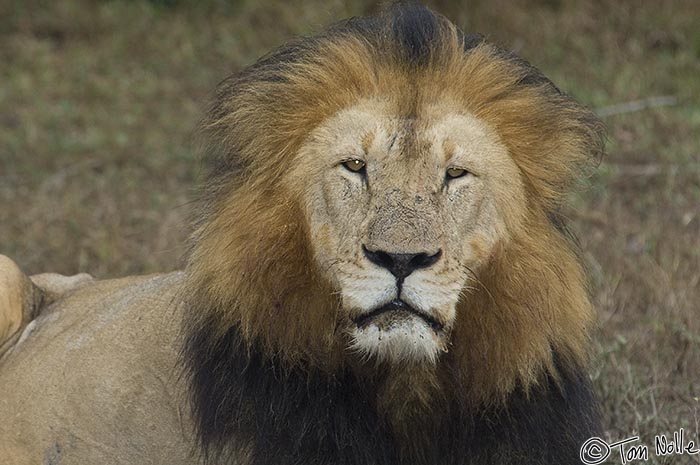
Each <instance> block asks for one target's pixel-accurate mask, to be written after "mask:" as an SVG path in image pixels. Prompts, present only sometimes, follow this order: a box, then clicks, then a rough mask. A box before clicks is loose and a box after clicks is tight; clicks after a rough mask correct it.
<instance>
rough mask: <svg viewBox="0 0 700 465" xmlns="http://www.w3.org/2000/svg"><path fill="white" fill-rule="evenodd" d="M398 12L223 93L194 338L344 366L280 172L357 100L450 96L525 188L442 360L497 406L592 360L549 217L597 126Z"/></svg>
mask: <svg viewBox="0 0 700 465" xmlns="http://www.w3.org/2000/svg"><path fill="white" fill-rule="evenodd" d="M403 11H404V10H401V9H393V10H390V11H389V12H387V13H385V14H384V15H382V16H380V17H378V18H375V19H373V20H371V21H374V22H371V21H370V22H367V21H364V22H363V21H355V20H351V21H348V22H344V23H341V24H339V25H336V26H334V27H332V28H331V29H329V30H328V31H327V32H326V33H324V34H322V35H320V36H316V37H313V38H307V39H300V40H298V41H296V42H293V43H291V44H289V45H286V46H284V47H282V48H281V49H280V50H277V51H276V52H274V53H272V54H271V55H269V56H267V57H265V58H263V59H262V60H260V61H259V62H257V63H255V64H254V65H252V66H251V67H249V68H247V69H246V70H244V71H243V72H242V73H240V74H239V75H237V76H234V77H232V78H229V79H228V80H226V81H224V82H223V83H222V84H221V86H220V87H219V89H218V91H217V93H216V96H215V99H214V104H213V106H212V108H211V109H210V111H209V113H208V116H207V118H206V120H205V121H204V123H203V134H204V137H205V139H206V141H207V144H208V146H207V150H208V151H210V152H211V153H213V154H214V156H215V169H214V174H213V176H212V179H211V181H210V183H209V185H208V187H207V188H206V192H205V195H204V200H203V204H202V210H201V212H200V217H199V218H198V219H197V223H196V229H195V232H194V235H193V238H192V248H191V254H190V256H189V263H188V267H187V275H188V277H187V283H188V284H187V289H186V292H185V300H186V301H187V302H188V304H189V306H190V309H189V312H190V315H189V317H188V318H189V320H188V322H187V324H186V327H187V328H188V329H187V330H186V331H187V332H197V331H200V332H201V331H203V328H206V329H207V331H209V332H211V334H210V335H209V336H210V337H211V340H213V341H216V340H217V338H219V337H224V335H225V334H226V333H227V331H229V330H230V329H231V328H236V329H237V330H238V331H240V333H241V335H242V338H243V340H244V341H245V344H246V345H247V346H250V345H256V346H258V347H261V348H262V350H263V352H264V353H265V354H267V356H268V357H270V358H271V359H275V360H281V362H280V363H281V364H283V365H285V364H288V365H289V366H305V367H313V369H319V370H322V371H324V372H328V373H332V372H334V371H335V370H339V369H340V368H341V367H342V366H344V364H345V363H346V361H345V358H346V356H345V353H344V348H343V345H342V343H341V342H342V341H339V339H340V335H337V334H335V331H336V324H337V321H336V309H337V308H338V305H339V302H338V299H337V297H336V296H335V294H334V289H332V287H331V285H330V284H329V283H328V281H327V280H326V279H325V277H324V276H323V275H321V274H320V273H319V271H318V270H317V269H316V268H315V266H314V264H313V261H312V259H311V258H312V257H311V250H310V245H309V243H308V232H307V230H306V228H307V226H306V225H305V224H304V219H303V218H304V216H303V215H302V214H301V213H300V198H301V194H302V192H303V187H304V186H303V185H302V183H303V180H290V179H288V177H287V176H286V173H287V167H288V166H290V164H292V163H294V159H295V157H296V156H297V153H298V150H299V147H300V146H301V144H302V143H303V142H304V141H305V139H306V137H307V136H308V134H309V133H310V132H311V131H312V129H313V128H315V127H316V126H317V125H318V124H319V123H320V122H321V121H323V120H324V119H325V118H328V117H329V116H331V115H333V114H334V113H336V112H338V111H339V110H341V109H343V108H345V107H347V106H349V105H351V104H353V102H356V101H358V100H359V99H362V98H367V97H381V98H384V99H392V100H394V101H396V102H398V103H399V104H400V107H401V108H403V109H404V110H405V112H406V114H411V113H415V112H420V111H421V110H420V109H421V107H422V104H423V102H431V101H434V100H436V99H437V98H438V97H440V98H442V99H445V98H447V99H449V100H451V101H452V102H454V106H455V107H456V108H458V109H460V110H461V111H463V112H467V113H471V114H473V115H474V116H475V117H476V118H478V119H480V120H482V121H484V122H485V123H486V124H488V125H489V126H490V127H491V128H493V129H494V130H495V132H496V133H497V134H498V135H499V136H500V138H501V139H502V141H503V142H504V144H505V145H506V147H507V148H508V150H509V152H510V154H511V156H512V158H513V159H514V160H515V162H516V164H517V165H518V167H519V169H520V171H521V172H522V177H523V181H524V183H525V186H526V193H527V203H528V208H527V211H525V212H522V214H523V215H524V217H525V218H526V220H525V221H524V224H525V225H526V227H525V228H523V229H521V230H518V231H513V232H512V234H513V237H512V240H511V241H510V242H509V243H508V244H507V245H505V246H503V247H501V248H500V249H499V250H498V251H497V252H496V253H495V254H494V255H493V256H492V257H491V260H490V262H489V264H488V266H486V267H485V268H484V269H483V270H482V271H481V272H480V273H479V275H478V276H479V282H478V283H477V285H476V287H477V289H476V290H475V291H470V292H466V291H465V292H464V297H463V299H462V300H461V301H460V303H459V306H458V317H457V323H456V327H455V328H454V330H453V333H452V347H451V349H450V352H449V353H448V354H446V355H445V356H444V358H443V359H441V361H440V362H438V363H439V364H444V365H443V366H449V367H450V368H449V369H447V368H446V369H442V368H438V369H437V370H436V376H437V378H438V379H440V381H439V384H440V385H441V386H443V388H444V389H446V387H445V386H450V387H451V388H452V389H455V390H458V391H459V392H460V395H461V396H464V399H465V400H466V401H468V402H473V403H476V404H487V403H492V402H496V401H499V400H500V399H503V398H505V396H506V395H507V394H508V393H510V392H512V391H513V390H514V389H515V388H516V387H522V388H524V389H525V390H527V389H528V388H529V387H530V386H532V385H534V384H537V383H538V382H539V380H541V379H542V376H543V375H544V374H545V373H549V374H550V375H552V376H554V377H556V376H558V375H557V370H556V369H555V366H560V365H563V366H579V365H582V364H583V363H584V362H585V360H586V357H587V352H588V342H587V334H588V329H589V328H590V326H591V323H592V321H593V313H592V309H591V304H590V302H589V299H588V296H587V292H586V283H585V277H584V273H583V271H582V268H581V266H580V264H579V262H578V258H577V256H576V253H575V251H574V250H573V248H572V244H571V243H570V241H569V240H568V239H567V237H566V235H565V234H564V233H562V231H560V229H559V228H558V227H557V224H556V221H553V220H552V218H553V217H556V216H557V211H558V209H559V207H560V205H561V204H562V202H563V201H564V200H565V198H566V195H567V193H568V192H569V191H570V190H571V188H572V186H574V185H575V183H576V180H577V179H578V178H580V176H581V174H582V173H583V172H584V171H585V169H586V167H588V166H591V165H592V164H593V163H595V161H596V160H597V157H598V155H599V154H600V153H601V152H602V142H603V136H602V128H601V125H600V123H599V121H598V119H597V118H596V117H595V115H594V114H593V113H592V112H591V111H590V110H588V109H586V108H585V107H583V106H581V105H579V104H577V103H576V102H574V101H573V100H572V99H571V98H569V97H568V96H567V95H566V94H564V93H562V92H561V91H559V90H558V89H557V88H556V87H555V86H554V85H553V84H552V83H551V82H550V81H549V80H547V79H546V78H545V77H544V76H543V75H542V74H541V73H540V72H539V71H537V70H536V69H535V68H533V67H531V66H530V65H528V64H527V63H526V62H524V61H522V60H520V59H518V58H516V57H514V56H512V55H511V54H509V53H508V52H505V51H503V50H501V49H499V48H498V47H496V46H494V45H492V44H490V43H487V42H486V41H484V40H483V39H482V38H481V37H480V36H471V35H464V34H462V33H461V31H459V30H458V29H457V28H456V27H455V26H454V25H453V24H452V23H450V22H449V21H448V20H446V19H445V18H443V17H441V16H437V15H435V16H434V17H433V18H434V21H433V22H432V26H431V27H430V28H428V29H429V30H428V29H426V28H423V29H421V27H419V25H416V27H414V28H413V29H414V30H415V31H416V32H415V35H414V36H411V35H410V34H406V32H405V31H406V30H408V29H410V28H409V27H407V26H406V24H404V23H405V22H406V21H410V20H411V19H410V18H407V17H403V16H402V15H403V14H404V13H403ZM399 30H400V31H399ZM386 31H389V32H388V33H387V32H386ZM397 31H399V32H397ZM426 34H428V35H429V36H430V37H429V40H426V37H425V35H426ZM186 336H187V335H186ZM202 337H204V336H200V337H199V338H198V339H197V338H195V340H194V342H193V340H190V342H189V347H192V346H193V345H196V344H202V343H203V342H202V340H201V339H202ZM214 344H215V343H214ZM555 353H556V354H557V357H560V360H554V357H555V356H554V355H553V354H555ZM448 376H449V377H450V379H449V380H448V379H443V378H445V377H448ZM431 380H432V381H430V383H431V384H435V380H433V378H432V377H431Z"/></svg>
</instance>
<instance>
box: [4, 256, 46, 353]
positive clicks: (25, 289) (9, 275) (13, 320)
mask: <svg viewBox="0 0 700 465" xmlns="http://www.w3.org/2000/svg"><path fill="white" fill-rule="evenodd" d="M39 293H40V292H39V291H38V290H37V289H36V287H35V286H34V284H32V282H31V281H30V279H29V278H28V277H27V275H25V274H24V273H23V272H22V270H20V268H19V266H17V264H16V263H15V262H14V261H12V260H11V259H10V258H8V257H6V256H5V255H0V356H1V355H2V354H3V353H4V352H5V351H6V350H7V349H9V347H10V346H12V344H13V343H14V341H15V340H16V338H17V336H18V335H19V333H20V330H21V329H22V328H23V327H25V326H26V325H27V324H28V323H29V322H30V321H31V320H32V318H33V317H34V314H35V313H36V308H37V307H38V302H39V300H40V299H39V298H38V297H39Z"/></svg>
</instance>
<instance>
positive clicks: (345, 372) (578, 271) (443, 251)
mask: <svg viewBox="0 0 700 465" xmlns="http://www.w3.org/2000/svg"><path fill="white" fill-rule="evenodd" d="M203 134H204V135H205V136H206V137H208V142H209V145H208V146H207V150H208V151H210V152H211V153H212V154H213V155H214V157H215V164H214V170H213V172H212V174H211V177H210V179H209V182H208V183H207V184H206V186H205V192H204V195H203V196H202V202H201V203H200V204H199V208H198V209H197V211H196V216H197V219H196V222H195V225H194V226H195V227H194V231H193V234H192V237H191V248H190V253H189V255H188V262H187V267H186V269H185V270H184V272H182V273H175V274H171V275H163V276H158V277H151V278H128V279H127V280H124V281H112V282H105V283H99V282H98V283H82V284H80V283H78V284H77V285H76V284H75V283H74V282H72V281H65V280H64V281H61V282H62V283H63V284H61V285H56V283H57V282H58V281H56V280H55V279H54V278H52V279H49V280H48V281H47V280H46V279H41V278H35V282H36V284H37V285H38V287H39V288H40V289H43V290H42V291H38V292H42V294H41V295H45V296H49V298H48V301H47V302H49V301H51V300H53V301H54V303H49V304H47V303H44V304H43V306H42V304H39V308H38V309H37V308H36V301H35V300H32V298H30V297H31V296H29V297H26V296H27V295H29V294H26V292H25V294H22V292H23V291H22V289H30V291H29V292H30V294H31V290H32V289H34V290H36V288H34V287H32V286H29V287H28V288H27V287H26V285H27V280H26V279H25V278H23V277H22V276H19V275H18V274H17V270H16V269H14V268H13V270H14V271H12V272H11V273H10V274H9V276H11V279H10V281H8V282H14V283H15V284H14V285H10V286H9V288H10V290H11V291H12V292H9V293H8V295H9V296H10V297H9V301H12V302H20V303H22V302H24V303H22V305H24V307H23V308H22V309H19V310H14V311H11V312H7V316H6V317H4V320H3V319H2V318H0V337H3V336H2V334H5V333H9V332H11V331H13V328H14V329H16V327H17V325H18V324H19V325H27V324H28V325H27V327H26V328H24V330H23V331H24V333H27V336H26V337H24V336H22V337H19V338H17V336H12V337H13V338H17V340H16V342H13V343H14V346H13V348H12V349H11V350H10V351H8V352H7V354H6V355H5V356H4V357H5V358H4V360H3V361H2V364H0V392H2V393H3V398H2V399H0V400H1V402H2V403H0V425H1V426H0V441H5V443H6V444H9V445H8V446H5V447H9V448H11V451H10V452H8V453H12V454H15V455H14V456H15V457H18V456H19V455H18V454H22V453H25V452H24V451H26V453H28V454H30V455H31V459H30V460H34V461H36V460H37V458H39V459H44V460H48V459H50V460H53V462H54V463H66V464H68V463H80V464H86V463H105V464H111V463H168V464H179V463H192V462H195V463H196V461H197V460H199V459H200V458H202V457H203V458H204V460H205V461H207V462H208V463H211V464H226V465H230V464H239V463H240V464H242V465H291V464H304V465H307V464H308V465H399V464H408V463H410V464H412V465H553V464H556V465H573V464H575V463H577V462H578V448H579V447H580V445H581V444H582V443H583V442H584V441H585V440H586V439H587V438H588V437H590V436H593V435H598V434H600V430H601V427H600V423H599V420H598V415H597V408H596V403H595V401H594V398H593V396H592V394H591V391H590V382H589V381H588V378H587V376H586V375H585V367H586V363H587V359H588V356H589V352H590V347H589V346H590V343H589V334H588V333H589V330H590V328H591V326H592V324H593V321H594V315H593V309H592V306H591V302H590V300H589V298H588V295H587V292H586V280H585V276H584V272H583V268H582V266H581V264H580V263H579V257H578V256H577V253H576V251H575V247H574V246H573V244H572V243H571V241H570V238H569V237H568V236H567V234H566V232H565V227H564V226H563V225H562V222H561V215H560V214H559V210H560V207H561V205H562V204H563V203H564V202H565V200H566V195H567V193H568V192H569V191H570V190H571V188H572V186H574V185H575V183H576V181H577V179H578V178H579V177H580V176H581V173H582V171H583V170H584V168H586V167H588V166H590V165H591V164H592V163H593V162H594V160H595V159H596V156H597V155H598V154H600V153H601V151H602V128H601V126H600V123H599V120H598V119H597V118H596V116H595V115H594V114H593V113H592V112H591V111H590V110H588V109H586V108H585V107H583V106H581V105H579V104H578V103H576V102H575V101H573V100H572V99H571V98H570V97H568V96H567V95H566V94H564V93H563V92H561V91H560V90H559V89H557V88H556V87H555V86H554V85H553V84H552V83H551V82H550V81H549V80H548V79H547V78H546V77H544V76H543V75H542V74H541V73H540V72H539V71H537V70H536V69H535V68H533V67H531V66H530V65H528V64H527V63H526V62H524V61H523V60H520V59H518V58H516V57H514V56H513V55H512V54H510V53H508V52H505V51H503V50H501V49H499V48H498V47H496V46H494V45H492V44H489V43H488V42H486V41H484V40H483V38H481V37H478V36H473V35H464V34H463V33H462V32H461V31H459V30H458V29H457V28H456V26H454V25H453V24H452V23H450V22H449V21H448V20H447V19H446V18H443V17H441V16H439V15H435V14H434V13H432V12H431V11H430V10H428V9H425V8H423V7H420V6H418V5H410V4H409V5H398V6H395V7H392V8H389V9H388V10H387V11H386V12H385V13H383V14H381V15H379V16H377V17H372V18H366V19H353V20H349V21H347V22H344V23H340V24H338V25H336V26H334V27H332V28H331V29H329V30H328V31H326V32H325V33H323V34H321V35H319V36H316V37H312V38H306V39H301V40H298V41H296V42H291V43H290V44H288V45H286V46H283V47H282V48H280V49H279V50H277V51H276V52H274V53H272V54H270V55H268V56H266V57H265V58H263V59H262V60H260V61H258V62H257V63H255V64H254V65H252V66H250V67H249V68H247V69H246V70H244V71H242V72H241V73H240V74H238V75H236V76H233V77H231V78H230V79H228V80H226V81H224V82H223V83H222V84H221V85H220V87H219V89H218V92H217V94H216V98H215V101H214V104H213V106H212V108H211V109H210V110H209V112H208V114H207V116H206V118H205V121H204V123H203ZM64 285H65V286H64ZM23 286H24V287H23ZM66 286H67V288H66ZM6 287H7V285H6ZM66 289H69V290H68V291H66ZM18 295H19V298H18V297H17V296H18ZM22 295H25V297H22ZM32 295H33V294H32ZM0 297H2V296H1V295H0ZM27 302H29V304H30V305H29V306H27ZM32 302H34V307H32V306H31V303H32ZM15 305H17V304H16V303H15ZM37 315H38V316H37ZM32 318H35V319H34V322H33V323H29V319H32ZM2 321H6V322H7V323H5V326H6V327H7V328H6V329H3V328H2V327H1V325H3V323H2ZM18 322H19V323H18ZM32 325H34V327H33V331H31V332H30V333H29V332H28V331H29V329H31V327H32ZM8 328H9V329H8ZM28 328H29V329H28ZM5 337H7V336H5ZM5 393H9V394H5ZM190 451H193V452H194V457H192V458H191V457H190V456H189V452H190ZM57 454H58V455H60V459H61V460H60V461H59V460H58V458H56V457H58V455H57ZM71 454H73V455H71ZM47 457H48V459H47ZM69 457H73V458H70V459H69ZM70 460H73V462H71V461H70ZM188 461H190V462H188ZM16 462H18V463H22V462H20V461H19V459H18V460H16Z"/></svg>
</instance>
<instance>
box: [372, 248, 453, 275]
mask: <svg viewBox="0 0 700 465" xmlns="http://www.w3.org/2000/svg"><path fill="white" fill-rule="evenodd" d="M362 251H363V252H364V253H365V257H367V259H368V260H369V261H370V262H372V263H374V264H375V265H378V266H381V267H382V268H386V269H387V270H389V271H390V272H391V274H393V275H394V276H396V278H397V279H404V278H405V277H407V276H408V275H410V274H411V273H413V272H414V271H416V270H418V269H420V268H428V267H430V266H432V265H433V264H435V262H437V261H438V260H439V259H440V256H441V255H442V250H438V251H437V252H436V253H434V254H432V255H428V254H427V253H390V252H386V251H384V250H369V249H368V248H367V247H365V245H364V244H363V245H362Z"/></svg>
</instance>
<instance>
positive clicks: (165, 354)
mask: <svg viewBox="0 0 700 465" xmlns="http://www.w3.org/2000/svg"><path fill="white" fill-rule="evenodd" d="M181 281H182V273H179V272H176V273H170V274H164V275H153V276H141V277H130V278H123V279H118V280H109V281H92V282H89V283H84V284H81V285H80V286H77V287H76V288H75V289H73V290H71V291H69V292H66V293H64V294H62V295H60V296H59V297H58V298H57V299H56V300H55V301H54V302H53V303H50V304H49V305H48V306H45V307H43V308H42V309H41V311H40V314H39V316H38V317H37V318H36V319H34V320H33V321H31V322H30V323H29V324H28V325H27V326H26V327H25V328H24V329H23V332H22V334H21V336H20V337H19V338H18V340H17V341H16V342H15V344H14V345H13V347H11V348H10V349H9V351H8V352H7V353H5V354H4V355H3V356H2V358H1V359H0V456H2V457H10V458H11V460H10V461H9V462H8V463H12V464H24V463H50V464H54V463H56V464H57V463H61V464H73V463H110V464H117V463H119V464H121V463H125V464H126V463H146V462H143V458H144V457H149V458H154V459H153V460H156V461H153V462H150V461H149V462H147V463H168V464H173V463H179V462H177V461H175V460H174V457H180V458H181V460H182V463H183V464H184V463H192V460H191V459H190V458H188V453H189V452H190V451H191V450H192V449H191V446H190V443H189V427H188V426H187V425H188V424H189V422H188V419H187V412H183V411H182V407H181V406H182V405H186V403H183V402H181V401H182V389H181V387H180V382H179V376H178V375H179V374H178V371H177V370H176V361H177V347H176V340H177V329H178V322H179V320H180V314H179V311H180V308H179V305H178V301H177V291H178V289H179V287H180V283H181ZM40 286H41V285H40ZM161 461H162V462H161Z"/></svg>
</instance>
